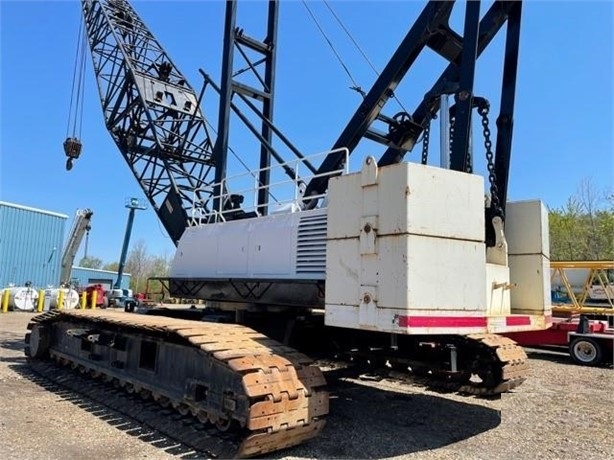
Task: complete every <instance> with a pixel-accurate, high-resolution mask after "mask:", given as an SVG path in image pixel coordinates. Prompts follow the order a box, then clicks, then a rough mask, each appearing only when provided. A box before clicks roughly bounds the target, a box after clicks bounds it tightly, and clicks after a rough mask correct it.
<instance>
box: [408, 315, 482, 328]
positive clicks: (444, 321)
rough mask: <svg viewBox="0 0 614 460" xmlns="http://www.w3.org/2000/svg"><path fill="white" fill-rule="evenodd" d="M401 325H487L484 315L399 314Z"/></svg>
mask: <svg viewBox="0 0 614 460" xmlns="http://www.w3.org/2000/svg"><path fill="white" fill-rule="evenodd" d="M398 320H399V326H400V327H486V325H487V324H488V318H486V317H484V316H399V318H398Z"/></svg>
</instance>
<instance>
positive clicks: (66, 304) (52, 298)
mask: <svg viewBox="0 0 614 460" xmlns="http://www.w3.org/2000/svg"><path fill="white" fill-rule="evenodd" d="M60 291H63V292H64V301H63V304H62V309H65V310H70V309H73V308H77V307H78V306H79V293H78V292H77V291H75V290H74V289H66V288H53V289H45V308H47V303H48V305H49V307H48V308H49V309H56V308H58V299H59V297H60Z"/></svg>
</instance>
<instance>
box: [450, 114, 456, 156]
mask: <svg viewBox="0 0 614 460" xmlns="http://www.w3.org/2000/svg"><path fill="white" fill-rule="evenodd" d="M455 120H456V118H454V117H450V142H449V145H450V151H449V152H448V161H450V158H452V143H453V142H454V121H455Z"/></svg>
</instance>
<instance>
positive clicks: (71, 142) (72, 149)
mask: <svg viewBox="0 0 614 460" xmlns="http://www.w3.org/2000/svg"><path fill="white" fill-rule="evenodd" d="M82 147H83V144H81V141H80V140H79V139H77V138H76V137H68V138H66V140H65V141H64V153H65V154H66V156H67V157H68V158H67V159H66V171H70V170H71V169H72V163H73V159H77V158H79V155H81V148H82Z"/></svg>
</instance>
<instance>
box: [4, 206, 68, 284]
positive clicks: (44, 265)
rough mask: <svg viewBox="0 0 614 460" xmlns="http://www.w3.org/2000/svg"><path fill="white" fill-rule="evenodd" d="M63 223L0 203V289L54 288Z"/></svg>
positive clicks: (60, 218)
mask: <svg viewBox="0 0 614 460" xmlns="http://www.w3.org/2000/svg"><path fill="white" fill-rule="evenodd" d="M66 219H68V216H67V215H65V214H59V213H56V212H51V211H44V210H42V209H36V208H31V207H28V206H22V205H18V204H14V203H7V202H4V201H0V287H6V286H8V285H10V284H13V285H15V286H24V285H25V284H26V283H31V285H32V286H33V287H40V288H45V287H48V286H57V285H58V283H59V278H60V263H61V259H62V248H63V242H64V227H65V224H66Z"/></svg>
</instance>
